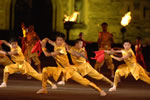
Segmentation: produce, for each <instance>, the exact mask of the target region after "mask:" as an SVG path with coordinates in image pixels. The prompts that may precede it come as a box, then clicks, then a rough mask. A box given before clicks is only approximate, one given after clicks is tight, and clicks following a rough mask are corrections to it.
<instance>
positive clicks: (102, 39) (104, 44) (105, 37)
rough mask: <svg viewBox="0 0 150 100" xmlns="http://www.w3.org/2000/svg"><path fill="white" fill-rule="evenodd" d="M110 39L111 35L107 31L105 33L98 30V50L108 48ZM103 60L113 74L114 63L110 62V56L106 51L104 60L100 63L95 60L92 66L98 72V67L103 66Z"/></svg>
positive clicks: (110, 42) (109, 47)
mask: <svg viewBox="0 0 150 100" xmlns="http://www.w3.org/2000/svg"><path fill="white" fill-rule="evenodd" d="M112 41H113V39H112V35H111V34H110V33H109V32H106V33H104V32H100V33H99V38H98V45H99V50H110V49H111V44H112ZM104 62H106V65H107V67H108V69H110V70H111V72H112V75H113V74H114V64H113V62H112V58H111V57H110V56H109V55H108V54H107V53H105V58H104V61H103V62H101V63H99V62H96V64H95V66H94V68H95V69H96V70H98V71H99V72H100V69H101V67H102V66H103V64H104Z"/></svg>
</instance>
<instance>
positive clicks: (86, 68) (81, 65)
mask: <svg viewBox="0 0 150 100" xmlns="http://www.w3.org/2000/svg"><path fill="white" fill-rule="evenodd" d="M71 51H72V52H77V53H82V52H84V53H86V52H85V49H84V48H81V49H76V48H74V47H72V48H71ZM71 59H72V62H73V63H74V64H75V65H76V67H77V69H78V71H79V73H80V74H81V75H82V76H85V75H88V76H90V77H92V78H94V79H96V80H104V81H106V82H108V83H110V84H111V85H113V83H112V82H111V81H110V80H109V79H108V78H107V77H105V76H104V75H103V74H100V73H99V72H97V71H96V70H95V69H94V68H93V67H92V66H91V65H90V64H89V63H88V62H87V61H86V59H85V58H83V57H76V56H73V55H71Z"/></svg>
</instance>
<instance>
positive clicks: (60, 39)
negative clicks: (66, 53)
mask: <svg viewBox="0 0 150 100" xmlns="http://www.w3.org/2000/svg"><path fill="white" fill-rule="evenodd" d="M64 42H65V35H64V34H63V33H59V32H58V33H57V34H56V45H58V46H61V45H62V44H63V43H64Z"/></svg>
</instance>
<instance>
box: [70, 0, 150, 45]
mask: <svg viewBox="0 0 150 100" xmlns="http://www.w3.org/2000/svg"><path fill="white" fill-rule="evenodd" d="M84 1H85V2H84V3H86V4H84V6H85V8H84V7H83V8H84V10H83V11H84V12H86V13H85V15H84V16H86V17H87V18H85V17H82V18H83V19H84V20H85V23H83V24H85V26H86V27H79V28H78V27H77V28H75V29H72V30H71V32H70V39H72V40H74V39H76V38H78V34H79V32H81V31H82V32H84V38H85V39H86V40H88V41H93V42H96V41H97V37H98V32H99V31H101V27H100V26H98V24H99V25H100V24H101V23H102V22H107V23H108V24H109V27H108V31H109V32H111V33H112V34H113V36H114V40H115V43H121V42H122V34H121V32H120V29H121V28H122V26H121V25H120V21H121V17H122V16H124V14H125V13H127V12H128V11H129V10H130V11H131V13H132V14H131V16H132V21H131V23H130V24H129V25H128V26H127V27H126V29H127V31H126V33H125V39H130V40H132V42H133V43H134V42H135V38H136V37H137V36H141V37H143V42H148V43H150V42H149V41H148V40H149V39H150V27H149V26H150V23H149V22H150V6H149V5H150V1H149V0H84Z"/></svg>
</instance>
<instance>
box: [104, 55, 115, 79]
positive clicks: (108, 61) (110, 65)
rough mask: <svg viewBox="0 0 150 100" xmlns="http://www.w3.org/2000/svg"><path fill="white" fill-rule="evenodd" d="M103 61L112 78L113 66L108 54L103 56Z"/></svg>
mask: <svg viewBox="0 0 150 100" xmlns="http://www.w3.org/2000/svg"><path fill="white" fill-rule="evenodd" d="M105 61H106V65H107V67H108V69H110V70H111V76H112V77H114V64H113V61H112V58H111V57H110V56H109V55H108V54H105Z"/></svg>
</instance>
